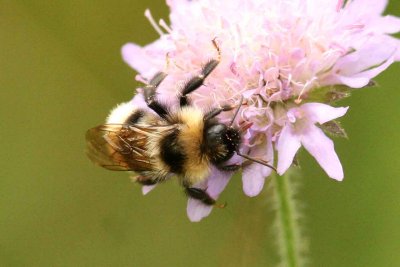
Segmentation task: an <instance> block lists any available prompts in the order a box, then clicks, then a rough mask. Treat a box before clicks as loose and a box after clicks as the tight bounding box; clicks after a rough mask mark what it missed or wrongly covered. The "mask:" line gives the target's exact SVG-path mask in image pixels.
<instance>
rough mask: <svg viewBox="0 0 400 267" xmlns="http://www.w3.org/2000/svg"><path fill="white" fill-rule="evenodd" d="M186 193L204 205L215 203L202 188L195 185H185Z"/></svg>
mask: <svg viewBox="0 0 400 267" xmlns="http://www.w3.org/2000/svg"><path fill="white" fill-rule="evenodd" d="M185 191H186V194H187V195H188V196H189V197H191V198H194V199H197V200H200V201H201V202H203V203H204V204H205V205H208V206H212V205H215V203H216V201H215V199H213V198H212V197H210V195H209V194H208V193H207V192H206V191H205V190H203V189H200V188H195V187H185Z"/></svg>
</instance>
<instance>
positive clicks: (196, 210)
mask: <svg viewBox="0 0 400 267" xmlns="http://www.w3.org/2000/svg"><path fill="white" fill-rule="evenodd" d="M212 208H213V206H209V205H205V204H203V203H202V202H201V201H199V200H197V199H194V198H189V200H188V204H187V207H186V212H187V215H188V217H189V220H190V221H192V222H199V221H201V219H203V218H204V217H207V216H208V215H210V213H211V210H212Z"/></svg>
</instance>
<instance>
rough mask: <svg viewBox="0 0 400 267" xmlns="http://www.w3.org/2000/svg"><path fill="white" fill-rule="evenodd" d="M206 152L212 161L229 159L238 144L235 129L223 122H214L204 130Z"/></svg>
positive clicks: (238, 140)
mask: <svg viewBox="0 0 400 267" xmlns="http://www.w3.org/2000/svg"><path fill="white" fill-rule="evenodd" d="M205 134H206V136H205V139H206V153H207V154H208V155H209V157H210V158H211V161H212V162H213V163H216V164H218V163H221V162H224V161H227V160H229V159H230V158H231V157H232V156H233V153H235V151H236V150H237V149H238V147H239V144H240V134H239V132H238V131H237V130H235V129H233V128H230V127H227V126H226V125H224V124H215V125H213V126H211V127H210V128H208V129H207V131H206V133H205Z"/></svg>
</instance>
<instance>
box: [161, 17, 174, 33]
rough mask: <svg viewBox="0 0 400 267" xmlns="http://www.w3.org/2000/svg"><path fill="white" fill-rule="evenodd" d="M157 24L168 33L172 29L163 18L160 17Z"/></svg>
mask: <svg viewBox="0 0 400 267" xmlns="http://www.w3.org/2000/svg"><path fill="white" fill-rule="evenodd" d="M158 24H160V26H161V27H163V29H164V30H166V31H167V32H168V33H171V32H172V29H171V28H170V27H169V26H168V24H167V23H166V22H165V21H164V20H163V19H160V21H159V22H158Z"/></svg>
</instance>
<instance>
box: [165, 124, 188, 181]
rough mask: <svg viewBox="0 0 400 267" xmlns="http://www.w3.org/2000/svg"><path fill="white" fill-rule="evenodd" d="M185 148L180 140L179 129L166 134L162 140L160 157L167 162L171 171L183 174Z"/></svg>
mask: <svg viewBox="0 0 400 267" xmlns="http://www.w3.org/2000/svg"><path fill="white" fill-rule="evenodd" d="M184 152H185V149H184V147H183V145H182V144H181V143H180V142H179V130H178V129H175V130H174V131H173V132H172V133H170V134H168V135H166V136H164V137H163V138H162V139H161V141H160V158H161V160H162V161H164V163H165V164H167V165H168V166H169V168H170V171H171V172H173V173H176V174H182V173H183V171H184V165H185V161H186V160H187V156H186V155H185V153H184Z"/></svg>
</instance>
